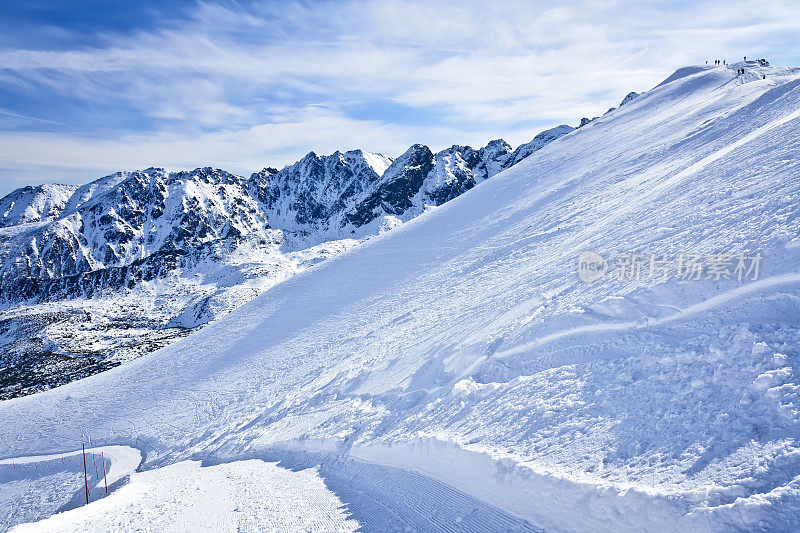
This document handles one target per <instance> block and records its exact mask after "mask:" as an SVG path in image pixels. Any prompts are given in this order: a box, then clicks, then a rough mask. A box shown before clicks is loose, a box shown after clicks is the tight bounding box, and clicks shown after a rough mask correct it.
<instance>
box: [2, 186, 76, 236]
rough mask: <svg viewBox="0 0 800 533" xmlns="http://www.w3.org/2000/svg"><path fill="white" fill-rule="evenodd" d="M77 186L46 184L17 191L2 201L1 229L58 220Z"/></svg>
mask: <svg viewBox="0 0 800 533" xmlns="http://www.w3.org/2000/svg"><path fill="white" fill-rule="evenodd" d="M77 188H78V187H77V186H75V185H61V184H45V185H36V186H30V185H29V186H27V187H22V188H20V189H17V190H15V191H13V192H11V193H10V194H8V195H6V196H5V197H3V198H2V199H0V227H8V226H17V225H19V224H28V223H31V222H47V221H50V220H54V219H56V218H58V217H59V216H60V215H61V213H63V212H64V209H65V208H66V207H67V203H68V202H69V199H70V197H71V196H72V195H73V194H74V193H75V190H76V189H77Z"/></svg>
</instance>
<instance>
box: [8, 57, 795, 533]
mask: <svg viewBox="0 0 800 533" xmlns="http://www.w3.org/2000/svg"><path fill="white" fill-rule="evenodd" d="M735 68H736V65H731V68H723V67H709V68H703V67H698V68H693V69H683V70H681V71H679V72H678V73H676V75H674V76H671V79H670V81H668V82H667V83H664V84H661V85H659V86H658V87H656V88H654V89H652V90H651V91H649V92H647V93H645V94H643V95H641V96H640V97H639V98H637V99H635V100H633V101H631V102H628V103H627V104H626V105H624V106H622V107H621V108H619V109H617V110H615V111H613V112H611V113H609V114H607V115H605V116H603V117H602V118H600V119H597V120H595V121H592V122H591V123H589V124H588V125H586V126H584V127H583V128H580V129H579V130H577V131H575V132H573V133H570V134H568V135H566V136H564V137H562V138H560V139H559V140H557V141H554V142H553V143H551V144H549V145H547V146H546V147H545V148H543V149H542V150H540V151H538V152H536V153H535V154H533V155H532V156H531V157H529V158H528V159H526V160H524V161H523V162H521V163H519V164H518V165H516V166H515V167H512V168H511V169H509V170H508V171H505V172H501V173H500V174H498V175H497V176H495V177H494V178H492V179H491V180H488V181H486V182H485V183H482V184H481V185H479V186H478V187H476V188H475V189H473V190H471V191H469V192H468V193H465V194H464V195H462V196H460V197H459V198H456V199H455V200H453V201H452V202H449V203H447V204H445V205H443V206H442V207H440V208H438V209H436V210H433V211H431V212H429V213H427V214H424V215H422V216H420V217H419V218H417V219H415V220H413V221H411V222H409V223H407V224H404V225H403V226H401V227H400V228H398V229H396V230H395V231H392V232H389V233H387V234H385V235H383V236H381V237H378V238H376V239H374V240H372V241H371V242H369V243H367V244H366V245H364V246H362V247H359V248H356V249H353V250H350V251H348V252H345V253H344V254H342V255H340V256H339V257H337V258H335V259H333V260H331V261H328V262H325V263H324V264H322V265H320V266H318V267H315V268H312V269H311V270H309V271H307V272H305V273H303V274H300V275H298V276H296V277H294V278H292V279H290V280H288V281H287V282H285V283H283V284H281V285H279V286H277V287H275V288H273V289H271V290H270V291H268V292H267V293H266V294H264V295H263V296H261V297H259V298H257V299H256V300H254V301H252V302H250V303H249V304H247V305H245V306H243V307H241V308H239V309H238V310H237V311H236V312H234V313H232V314H231V315H229V316H228V317H226V318H224V319H223V320H221V321H220V322H218V323H216V324H213V325H211V326H209V327H208V328H206V329H204V330H203V331H201V332H199V333H197V334H194V335H192V336H190V337H187V338H186V339H183V340H181V341H179V342H177V343H176V344H174V345H172V346H169V347H168V348H166V349H163V350H161V351H159V352H156V353H154V354H151V355H148V356H145V357H143V358H141V359H139V360H137V361H134V362H132V363H131V364H128V365H125V366H123V367H120V368H117V369H114V370H111V371H109V372H107V373H104V374H101V375H97V376H93V377H91V378H88V379H85V380H82V381H80V382H75V383H72V384H69V385H66V386H64V387H61V388H58V389H55V390H52V391H48V392H46V393H43V394H38V395H34V396H31V397H28V398H20V399H15V400H11V401H8V402H3V403H2V404H0V422H2V423H0V456H2V457H17V456H22V455H31V454H37V453H51V452H62V451H65V450H74V449H75V446H76V444H77V443H80V442H81V441H82V440H83V439H84V438H85V437H91V440H92V443H99V444H128V445H130V446H133V447H135V448H137V449H140V450H142V451H143V452H144V455H145V459H144V462H143V465H142V467H141V468H142V469H143V470H145V471H148V470H152V469H157V468H164V467H169V466H170V465H175V464H176V463H178V462H180V461H185V460H207V461H213V462H236V461H240V460H243V459H259V458H264V459H272V460H283V459H284V457H288V456H291V454H296V453H301V452H306V453H307V452H314V453H316V454H321V455H322V456H330V457H333V458H342V460H344V459H343V458H348V460H358V461H362V462H365V463H368V464H371V465H379V466H381V467H392V468H402V469H405V470H408V471H413V472H416V473H417V474H418V475H420V476H421V477H424V478H425V479H428V480H431V481H432V482H433V481H435V482H436V483H440V484H443V485H446V486H449V487H452V488H454V489H457V490H458V491H459V492H460V493H463V494H465V495H467V496H468V497H469V498H473V499H474V500H477V501H480V502H484V504H485V505H487V506H490V507H491V508H496V509H499V511H500V512H501V515H502V516H516V517H519V518H520V519H522V520H525V521H526V522H527V523H529V524H533V525H534V526H536V527H542V528H544V529H547V530H552V531H563V530H567V531H576V530H578V531H586V530H593V531H621V530H630V531H647V530H657V531H663V530H680V531H687V530H700V531H706V530H726V529H769V530H773V531H774V530H778V531H780V530H797V529H798V528H800V522H799V521H800V350H799V349H798V346H800V329H799V328H800V293H799V292H798V283H797V278H796V276H797V275H798V274H800V267H799V266H798V265H800V245H799V244H800V115H798V109H800V70H798V69H793V68H768V67H764V68H760V67H759V68H760V71H763V73H765V74H766V75H767V78H766V79H761V78H760V77H759V78H758V79H755V77H754V76H748V77H737V76H736V75H735ZM753 68H754V69H755V68H756V67H753ZM587 249H589V250H594V251H596V252H598V253H600V254H601V255H603V256H604V257H606V258H609V259H610V260H612V261H618V260H619V258H620V257H623V256H624V254H629V253H638V254H644V255H653V254H655V255H663V254H668V255H675V254H679V253H681V252H685V253H699V254H714V253H720V252H747V253H749V254H752V253H756V252H759V253H760V254H761V255H762V256H763V263H762V264H761V269H760V278H759V280H755V281H750V280H747V279H745V280H742V281H739V280H737V279H719V280H715V279H705V277H704V278H703V279H700V280H697V281H694V280H677V279H675V277H674V276H673V277H672V278H671V279H667V280H657V279H650V278H645V279H640V280H638V281H634V280H622V281H617V280H615V279H613V276H608V277H606V278H604V279H602V280H600V281H598V282H596V283H593V284H587V283H584V282H582V281H580V279H578V277H577V275H576V258H577V255H578V254H579V253H580V252H582V251H585V250H587ZM634 324H635V326H634ZM543 339H546V340H548V341H547V342H542V340H543ZM287 454H288V455H287ZM322 471H323V470H322V468H321V467H320V472H322ZM367 478H368V479H371V478H369V476H367ZM370 483H372V481H370ZM350 485H352V486H354V487H355V486H357V485H358V482H357V480H355V479H353V480H352V481H351V482H350ZM422 486H427V485H425V484H422ZM423 493H424V492H423ZM42 518H44V517H42ZM435 527H440V526H439V525H437V526H435ZM453 527H454V528H455V529H457V528H458V526H453Z"/></svg>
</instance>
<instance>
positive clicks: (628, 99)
mask: <svg viewBox="0 0 800 533" xmlns="http://www.w3.org/2000/svg"><path fill="white" fill-rule="evenodd" d="M637 98H639V93H637V92H634V91H631V92H629V93H628V94H627V95H626V96H625V98H623V99H622V102H620V104H619V106H620V107H622V106H624V105H625V104H627V103H628V102H631V101H633V100H635V99H637Z"/></svg>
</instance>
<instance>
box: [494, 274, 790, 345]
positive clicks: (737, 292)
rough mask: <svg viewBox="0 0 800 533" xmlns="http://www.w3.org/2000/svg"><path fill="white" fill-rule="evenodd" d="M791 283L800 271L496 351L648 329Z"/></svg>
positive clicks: (576, 328) (556, 333) (571, 329)
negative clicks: (666, 311) (654, 313)
mask: <svg viewBox="0 0 800 533" xmlns="http://www.w3.org/2000/svg"><path fill="white" fill-rule="evenodd" d="M787 283H800V273H793V274H781V275H778V276H770V277H768V278H764V279H760V280H757V281H753V282H751V283H748V284H747V285H743V286H741V287H736V288H733V289H730V290H728V291H725V292H723V293H721V294H718V295H716V296H712V297H711V298H709V299H707V300H704V301H702V302H698V303H696V304H693V305H690V306H689V307H686V308H685V309H681V310H679V311H678V312H677V313H673V314H671V315H668V316H665V317H662V318H648V319H644V320H637V321H630V322H619V323H615V324H590V325H586V326H578V327H575V328H569V329H565V330H562V331H557V332H555V333H550V334H547V335H544V336H542V337H539V338H538V339H535V340H533V341H531V342H527V343H525V344H520V345H517V346H513V347H511V348H507V349H505V350H499V351H497V352H495V354H494V357H497V358H504V357H509V356H512V355H517V354H520V353H524V352H526V351H528V350H530V349H532V348H538V347H539V346H542V345H544V344H548V343H551V342H554V341H557V340H560V339H565V338H569V337H574V336H577V335H582V334H584V333H600V332H607V331H623V330H627V329H632V328H638V329H644V328H648V327H651V326H660V325H662V324H667V323H669V322H674V321H677V320H681V319H683V318H687V317H690V316H692V315H695V314H697V313H701V312H703V311H708V310H711V309H715V308H718V307H720V306H722V305H724V304H726V303H728V302H730V301H731V300H734V299H736V298H739V297H741V296H744V295H747V294H750V293H752V292H757V291H760V290H762V289H765V288H768V287H774V286H778V285H784V284H787Z"/></svg>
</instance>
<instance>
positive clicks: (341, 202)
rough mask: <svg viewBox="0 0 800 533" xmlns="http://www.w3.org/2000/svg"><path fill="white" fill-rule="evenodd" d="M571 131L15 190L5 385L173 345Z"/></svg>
mask: <svg viewBox="0 0 800 533" xmlns="http://www.w3.org/2000/svg"><path fill="white" fill-rule="evenodd" d="M573 129H574V128H572V127H570V126H558V127H556V128H552V129H550V130H547V131H544V132H542V133H540V134H538V135H536V136H535V137H534V138H533V139H532V140H531V141H530V142H529V143H526V144H523V145H521V146H519V147H518V148H517V149H516V150H512V149H511V147H510V146H509V145H508V144H507V143H506V142H504V141H502V140H496V141H492V142H490V143H489V144H488V145H487V146H485V147H483V148H481V149H478V150H476V149H473V148H470V147H469V146H452V147H450V148H447V149H445V150H442V151H440V152H438V153H435V154H434V153H433V152H432V151H431V150H430V149H429V148H428V147H427V146H423V145H414V146H412V147H410V148H409V149H408V150H407V151H406V152H405V153H404V154H402V155H400V156H399V157H397V158H396V159H392V158H390V157H386V156H383V155H381V154H374V153H369V152H364V151H362V150H353V151H348V152H343V153H342V152H336V153H334V154H332V155H329V156H318V155H317V154H315V153H313V152H311V153H309V154H308V155H306V156H305V157H304V158H303V159H301V160H300V161H298V162H297V163H294V164H292V165H289V166H287V167H285V168H283V169H282V170H276V169H274V168H265V169H264V170H262V171H260V172H257V173H255V174H253V175H252V176H250V177H249V178H244V177H241V176H236V175H234V174H231V173H229V172H225V171H223V170H219V169H213V168H198V169H195V170H193V171H184V172H167V171H165V170H163V169H157V168H149V169H146V170H141V171H134V172H118V173H116V174H112V175H110V176H106V177H104V178H101V179H99V180H96V181H93V182H91V183H89V184H87V185H84V186H82V187H72V186H66V185H42V186H39V187H25V188H23V189H19V190H16V191H14V192H12V193H11V194H9V195H8V196H6V197H5V198H3V199H2V200H0V343H1V344H0V350H2V355H1V356H0V367H2V368H3V372H2V376H3V377H2V378H0V398H7V397H11V396H15V395H18V394H24V393H27V392H31V391H35V390H40V389H42V388H47V387H49V386H52V385H55V384H59V383H65V382H68V381H70V380H72V379H75V378H77V377H83V376H86V375H88V374H91V373H94V372H97V371H100V370H104V369H106V368H109V367H110V366H114V365H116V364H119V363H120V362H122V361H124V360H127V359H131V358H133V357H137V356H139V355H141V354H143V353H147V352H149V351H152V350H154V349H157V348H159V347H162V346H165V345H167V344H169V343H170V342H172V341H174V340H175V339H177V338H180V337H182V336H185V335H187V334H188V333H190V332H191V331H193V330H194V329H196V328H198V327H200V326H202V325H204V324H206V323H208V322H210V321H212V320H214V319H216V318H218V317H219V316H221V315H223V314H225V313H227V312H228V311H230V310H231V309H233V308H235V307H237V306H238V305H241V304H242V303H244V302H246V301H248V300H250V299H251V298H253V297H255V296H256V295H258V294H260V293H261V292H263V291H264V290H266V289H267V288H269V287H271V286H273V285H274V284H276V283H278V282H280V281H282V280H284V279H286V278H287V277H288V276H291V275H292V274H295V273H297V272H299V271H302V270H304V269H305V268H307V267H309V266H311V265H314V264H316V263H318V262H319V261H321V260H324V259H326V258H328V257H331V256H333V255H335V254H337V253H339V252H341V251H344V250H347V249H349V248H351V247H352V246H354V245H355V244H357V243H358V242H359V241H361V240H363V239H365V238H368V237H370V236H373V235H377V234H378V233H380V232H382V231H385V230H388V229H391V228H393V227H396V226H397V225H399V224H401V223H402V222H405V221H407V220H409V219H411V218H414V217H416V216H418V215H419V214H421V213H423V212H424V211H425V210H426V209H429V208H431V207H435V206H439V205H441V204H443V203H444V202H447V201H448V200H451V199H453V198H455V197H456V196H458V195H460V194H462V193H463V192H465V191H467V190H469V189H471V188H473V187H474V186H475V185H477V184H478V183H481V182H483V181H485V180H486V179H488V178H490V177H492V176H494V175H495V174H497V173H498V172H500V171H502V170H504V169H506V168H509V167H511V166H512V165H514V164H517V163H519V162H520V161H521V160H522V159H524V158H525V157H527V156H529V155H530V154H532V153H534V152H535V151H536V150H538V149H540V148H542V147H543V146H545V145H546V144H547V143H549V142H551V141H553V140H555V139H558V138H559V137H561V136H563V135H566V134H567V133H569V132H570V131H572V130H573Z"/></svg>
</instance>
